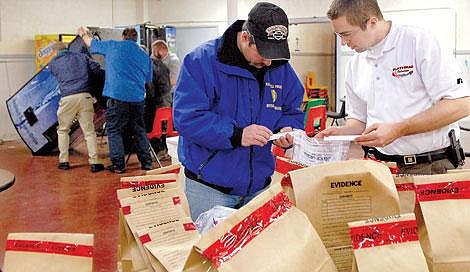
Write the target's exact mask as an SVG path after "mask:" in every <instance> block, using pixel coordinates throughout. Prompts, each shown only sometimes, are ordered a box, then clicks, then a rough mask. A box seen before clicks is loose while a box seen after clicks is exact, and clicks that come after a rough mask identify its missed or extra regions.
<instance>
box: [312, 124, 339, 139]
mask: <svg viewBox="0 0 470 272" xmlns="http://www.w3.org/2000/svg"><path fill="white" fill-rule="evenodd" d="M340 130H341V129H340V127H329V128H327V129H324V130H322V131H320V132H318V133H317V134H315V136H314V137H313V138H315V139H319V140H323V138H325V137H327V136H332V135H340V134H341V132H340Z"/></svg>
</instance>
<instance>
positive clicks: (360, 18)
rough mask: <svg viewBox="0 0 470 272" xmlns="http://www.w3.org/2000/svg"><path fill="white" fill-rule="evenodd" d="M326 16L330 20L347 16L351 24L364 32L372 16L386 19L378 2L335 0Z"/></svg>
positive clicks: (370, 0)
mask: <svg viewBox="0 0 470 272" xmlns="http://www.w3.org/2000/svg"><path fill="white" fill-rule="evenodd" d="M326 15H327V16H328V18H329V19H330V20H335V19H338V18H339V17H341V16H346V21H347V22H348V23H349V24H351V25H353V26H359V27H360V28H361V29H362V30H365V29H366V26H367V21H368V20H369V18H370V17H371V16H375V17H377V18H378V19H379V20H383V19H384V18H383V15H382V12H381V11H380V7H379V4H378V3H377V1H376V0H333V2H332V3H331V5H330V9H329V10H328V12H327V13H326Z"/></svg>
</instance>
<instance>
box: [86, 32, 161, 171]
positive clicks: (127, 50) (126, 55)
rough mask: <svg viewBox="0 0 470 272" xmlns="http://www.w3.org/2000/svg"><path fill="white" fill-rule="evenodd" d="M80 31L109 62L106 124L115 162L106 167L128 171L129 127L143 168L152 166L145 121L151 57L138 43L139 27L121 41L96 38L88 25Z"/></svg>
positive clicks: (90, 44)
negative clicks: (126, 141) (126, 148)
mask: <svg viewBox="0 0 470 272" xmlns="http://www.w3.org/2000/svg"><path fill="white" fill-rule="evenodd" d="M78 34H79V35H80V36H81V37H82V38H83V40H84V42H85V44H86V45H87V46H89V47H90V53H91V54H100V55H103V56H104V59H105V62H106V77H105V84H104V91H103V96H106V97H108V100H107V105H106V126H107V130H108V143H109V157H110V159H111V163H112V164H111V165H110V166H108V167H107V169H108V170H109V171H111V172H115V173H123V172H125V150H124V142H123V141H124V140H123V134H124V132H125V130H126V129H128V128H129V129H131V136H132V137H133V142H134V143H135V149H136V153H137V158H138V159H139V162H140V164H141V169H143V170H151V169H152V158H151V156H150V152H149V142H148V139H147V134H146V131H145V125H144V98H145V84H146V83H150V82H151V81H152V61H151V60H150V57H149V56H148V55H147V54H146V53H145V51H144V50H143V49H142V48H141V47H140V46H139V45H138V44H137V43H136V41H137V31H136V30H135V29H134V28H126V29H124V31H123V32H122V41H114V40H106V41H99V40H96V39H93V38H92V37H91V36H90V35H89V31H88V29H87V28H86V27H80V28H79V29H78Z"/></svg>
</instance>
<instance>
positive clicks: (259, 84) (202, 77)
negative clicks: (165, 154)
mask: <svg viewBox="0 0 470 272" xmlns="http://www.w3.org/2000/svg"><path fill="white" fill-rule="evenodd" d="M288 31H289V22H288V19H287V15H286V14H285V12H284V11H283V10H282V9H281V8H280V7H278V6H276V5H273V4H271V3H266V2H260V3H257V4H256V5H255V6H254V7H253V9H252V10H251V11H250V13H249V15H248V20H247V21H242V20H239V21H236V22H235V23H233V24H232V25H231V26H230V27H229V28H228V29H227V30H226V31H225V33H224V34H223V36H222V37H220V38H217V39H215V40H212V41H208V42H206V43H204V44H202V45H200V46H199V47H197V48H195V49H194V50H193V51H192V52H190V53H189V54H187V55H186V57H185V58H184V60H183V64H182V66H181V72H180V75H179V78H178V82H177V84H176V89H175V97H174V104H173V116H174V124H175V127H176V129H177V130H178V132H179V135H180V138H179V142H178V158H179V160H180V161H181V163H182V164H183V165H184V167H185V175H186V188H185V190H186V195H187V198H188V201H189V206H190V210H191V217H192V219H193V220H195V219H197V217H198V216H199V214H200V213H202V212H204V211H207V210H209V209H211V208H212V207H214V206H215V205H221V206H226V207H231V208H239V207H241V206H243V205H245V204H246V203H247V202H248V201H249V200H250V199H252V198H253V197H254V196H256V195H257V194H259V193H260V192H261V191H263V190H264V189H265V188H266V187H267V186H268V185H269V184H270V182H271V175H272V174H273V171H274V156H273V154H272V152H271V143H272V142H271V141H269V138H270V136H271V135H272V134H273V133H276V132H279V131H291V130H292V128H302V127H303V118H304V114H303V112H302V111H301V110H300V104H301V102H302V98H303V93H304V89H303V86H302V84H301V82H300V81H299V79H298V77H297V75H296V74H295V72H294V70H293V68H292V67H291V66H290V64H289V63H288V60H289V58H290V52H289V46H288V44H287V36H288ZM292 141H293V137H292V135H289V134H287V135H286V136H285V137H281V138H280V139H278V140H276V141H275V142H274V143H275V144H277V145H279V146H281V147H284V148H287V147H289V146H291V145H292Z"/></svg>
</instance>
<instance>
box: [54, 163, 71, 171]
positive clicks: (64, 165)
mask: <svg viewBox="0 0 470 272" xmlns="http://www.w3.org/2000/svg"><path fill="white" fill-rule="evenodd" d="M57 168H59V169H62V170H69V169H70V164H69V163H68V162H59V164H58V165H57Z"/></svg>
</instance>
